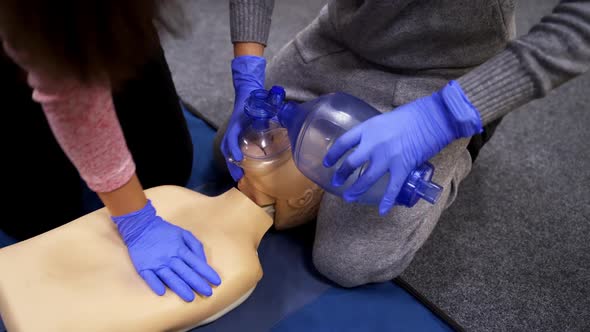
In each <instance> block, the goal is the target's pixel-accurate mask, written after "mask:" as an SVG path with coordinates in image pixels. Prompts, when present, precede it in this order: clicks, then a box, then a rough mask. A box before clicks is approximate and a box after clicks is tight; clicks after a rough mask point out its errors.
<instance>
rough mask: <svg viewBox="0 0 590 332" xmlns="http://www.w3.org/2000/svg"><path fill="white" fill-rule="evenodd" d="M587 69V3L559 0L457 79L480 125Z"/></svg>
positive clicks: (589, 4)
mask: <svg viewBox="0 0 590 332" xmlns="http://www.w3.org/2000/svg"><path fill="white" fill-rule="evenodd" d="M589 68H590V1H588V0H562V1H561V2H560V3H559V5H557V7H555V9H554V10H553V13H552V14H550V15H548V16H545V17H544V18H543V19H542V20H541V22H540V23H538V24H537V25H535V26H534V27H533V28H532V29H531V30H530V31H529V33H528V34H526V35H524V36H522V37H520V38H518V39H516V40H514V41H512V42H511V43H510V44H509V45H508V47H507V48H506V49H505V50H504V51H502V52H500V53H499V54H498V55H496V56H495V57H493V58H492V59H490V60H489V61H487V62H485V63H484V64H482V65H481V66H479V67H477V68H475V69H474V70H472V71H470V72H469V73H467V74H466V75H464V76H463V77H461V78H459V80H458V81H459V83H460V85H461V86H462V87H463V90H464V91H465V94H466V95H467V97H468V98H469V100H470V101H471V102H472V103H473V105H474V106H475V107H476V108H477V109H478V110H479V112H480V115H481V118H482V121H483V123H484V124H487V123H489V122H490V121H492V120H494V119H497V118H499V117H501V116H503V115H505V114H507V113H508V112H510V111H512V110H514V109H515V108H517V107H519V106H521V105H523V104H526V103H527V102H529V101H531V100H533V99H536V98H541V97H543V96H545V94H546V93H547V92H549V91H550V90H552V89H554V88H556V87H558V86H559V85H561V84H563V83H565V82H566V81H568V80H570V79H572V78H574V77H576V76H578V75H580V74H582V73H584V72H586V71H587V70H588V69H589Z"/></svg>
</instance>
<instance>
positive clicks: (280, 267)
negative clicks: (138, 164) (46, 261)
mask: <svg viewBox="0 0 590 332" xmlns="http://www.w3.org/2000/svg"><path fill="white" fill-rule="evenodd" d="M185 118H186V120H187V123H188V126H189V130H190V132H191V137H192V139H193V144H194V149H195V153H194V158H195V159H194V162H193V172H192V176H191V178H190V180H189V183H188V185H187V187H188V188H191V189H195V190H197V191H199V192H201V193H203V194H206V195H210V196H211V195H216V194H219V193H222V192H224V191H225V190H227V189H228V188H229V187H231V184H228V183H223V181H220V179H221V176H220V175H219V174H218V172H217V171H216V169H215V166H214V163H213V137H214V135H215V131H214V130H213V129H212V128H211V127H209V126H208V125H207V124H206V123H205V122H203V121H202V120H200V119H199V118H197V117H196V116H194V115H192V114H191V113H189V112H187V111H185ZM85 201H86V202H85V203H86V206H87V209H88V210H89V211H91V210H93V209H96V208H98V207H100V206H101V204H100V201H99V200H98V198H97V197H96V195H94V194H93V193H91V192H90V191H87V192H86V197H85ZM313 232H314V225H308V226H304V227H299V228H297V229H294V230H291V231H283V232H275V231H269V232H268V233H267V234H266V235H265V236H264V238H263V239H262V242H261V244H260V247H259V250H258V252H259V257H260V261H261V264H262V268H263V270H264V276H263V278H262V280H261V281H260V283H259V284H258V286H257V288H256V290H255V291H254V292H253V293H252V295H251V296H250V298H248V299H247V300H246V301H245V302H244V303H243V304H242V305H240V306H239V307H238V308H236V309H234V310H233V311H231V312H229V313H228V314H227V315H225V316H223V317H221V318H220V319H218V320H217V321H215V322H213V323H211V324H209V325H206V326H203V327H200V328H197V329H193V330H192V331H196V332H213V331H224V332H231V331H277V332H278V331H280V332H287V331H338V332H346V331H433V332H437V331H453V329H452V328H451V327H450V326H449V325H447V324H446V323H445V322H444V321H443V320H442V319H441V318H439V317H438V316H437V315H435V314H434V313H433V312H432V311H430V310H429V309H428V308H427V307H425V306H424V305H423V304H422V303H421V302H420V301H418V300H417V299H416V298H415V297H413V296H412V295H411V294H410V293H408V292H406V291H405V290H404V289H403V288H401V287H400V286H398V285H397V284H395V283H393V282H386V283H382V284H373V285H367V286H363V287H357V288H354V289H343V288H340V287H337V286H335V285H334V284H333V283H331V282H330V281H328V280H327V279H325V278H324V277H322V276H321V275H320V274H319V273H318V272H317V271H316V270H315V268H314V267H313V263H312V261H311V248H312V244H313V238H314V234H313ZM13 242H14V240H12V239H10V238H9V237H8V236H6V235H5V234H4V233H3V232H2V231H1V230H0V248H1V247H3V246H6V245H9V244H11V243H13ZM31 319H34V317H31ZM4 331H5V329H4V326H3V325H2V322H1V321H0V332H4Z"/></svg>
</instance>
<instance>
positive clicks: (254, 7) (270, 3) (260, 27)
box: [229, 0, 274, 45]
mask: <svg viewBox="0 0 590 332" xmlns="http://www.w3.org/2000/svg"><path fill="white" fill-rule="evenodd" d="M273 8H274V0H230V1H229V22H230V30H231V41H232V43H236V42H256V43H260V44H263V45H266V42H267V40H268V33H269V30H270V21H271V16H272V11H273Z"/></svg>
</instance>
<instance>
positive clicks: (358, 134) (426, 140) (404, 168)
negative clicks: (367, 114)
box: [324, 81, 482, 215]
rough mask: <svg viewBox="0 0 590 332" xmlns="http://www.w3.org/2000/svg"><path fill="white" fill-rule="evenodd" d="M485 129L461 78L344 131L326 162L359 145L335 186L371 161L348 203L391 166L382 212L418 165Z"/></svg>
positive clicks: (336, 176)
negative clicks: (454, 143) (458, 140)
mask: <svg viewBox="0 0 590 332" xmlns="http://www.w3.org/2000/svg"><path fill="white" fill-rule="evenodd" d="M481 131H482V124H481V119H480V117H479V112H478V111H477V109H475V107H474V106H473V105H472V104H471V102H469V100H468V99H467V97H466V96H465V94H464V92H463V90H462V89H461V87H460V86H459V83H457V82H455V81H451V82H450V83H449V84H448V85H447V86H446V87H445V88H443V89H442V90H441V91H439V92H436V93H434V94H433V95H431V96H428V97H423V98H420V99H417V100H415V101H413V102H411V103H409V104H406V105H403V106H401V107H399V108H397V109H395V110H393V111H392V112H389V113H384V114H381V115H378V116H375V117H373V118H370V119H369V120H367V121H365V122H363V123H361V124H359V125H357V126H356V127H354V128H352V129H351V130H349V131H348V132H346V133H344V134H343V135H342V136H340V137H339V138H338V139H337V140H336V141H335V142H334V144H333V146H332V147H331V148H330V150H329V151H328V153H327V154H326V156H325V158H324V166H325V167H332V166H333V165H334V164H335V163H336V162H337V161H338V160H339V159H340V158H341V157H342V156H344V155H345V154H346V153H347V152H348V151H349V150H350V149H353V148H355V147H356V149H355V150H354V151H353V152H352V153H350V154H349V155H348V157H346V159H345V160H344V162H343V163H342V165H341V166H340V168H339V169H338V170H336V172H335V173H334V176H333V178H332V184H333V185H334V186H341V185H342V184H344V182H345V181H346V179H347V178H348V177H349V176H350V175H351V174H352V173H353V172H354V171H355V170H356V169H357V168H358V167H361V166H362V165H364V164H365V163H366V162H369V167H368V168H367V170H366V171H365V172H364V173H363V174H362V175H361V176H360V177H359V178H358V179H357V181H356V182H355V183H354V184H352V185H351V186H350V187H349V188H348V189H347V190H346V191H345V192H344V194H343V198H344V199H345V200H346V201H348V202H352V201H355V200H356V199H358V197H360V196H361V195H362V194H363V193H365V192H366V191H367V190H368V189H369V188H370V187H371V186H372V185H373V184H375V183H376V182H377V180H379V179H380V178H381V177H382V176H383V175H384V174H385V173H386V172H388V171H389V173H390V179H389V185H388V187H387V190H386V192H385V194H384V196H383V198H382V200H381V203H380V205H379V213H380V214H382V215H383V214H385V213H387V212H388V211H389V210H390V209H391V208H392V207H393V205H394V204H395V200H396V198H397V195H398V193H399V191H400V189H401V188H402V186H403V184H404V182H405V180H406V178H407V177H408V175H409V174H410V172H411V171H412V170H413V169H414V168H416V167H417V166H419V165H421V164H422V163H424V162H425V161H427V160H428V159H430V158H432V157H433V156H434V155H436V154H437V153H438V152H440V151H441V150H442V149H443V148H444V147H445V146H447V145H448V144H449V143H451V142H452V141H453V140H455V139H458V138H460V137H470V136H473V135H475V134H477V133H480V132H481Z"/></svg>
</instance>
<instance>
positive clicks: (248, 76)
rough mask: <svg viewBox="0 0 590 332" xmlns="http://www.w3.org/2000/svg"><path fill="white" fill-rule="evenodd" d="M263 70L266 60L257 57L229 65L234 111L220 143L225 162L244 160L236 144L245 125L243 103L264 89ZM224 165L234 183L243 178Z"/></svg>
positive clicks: (238, 170) (237, 169) (240, 172)
mask: <svg viewBox="0 0 590 332" xmlns="http://www.w3.org/2000/svg"><path fill="white" fill-rule="evenodd" d="M265 68H266V60H265V59H264V58H261V57H257V56H249V55H245V56H240V57H237V58H235V59H234V60H233V61H232V63H231V69H232V77H233V81H234V90H235V98H236V99H235V101H234V111H233V113H232V115H231V118H230V120H229V123H228V127H227V130H226V132H225V135H224V136H223V139H222V141H221V153H222V154H223V156H224V157H225V159H226V160H227V159H228V158H230V157H231V158H232V159H233V160H235V161H242V159H243V158H244V157H243V154H242V150H240V144H239V142H238V139H239V137H240V133H241V132H242V130H243V129H244V128H245V126H246V125H247V121H246V120H247V116H246V114H245V113H244V103H245V101H246V99H247V98H248V97H249V96H250V92H252V91H253V90H257V89H263V88H264V77H265V73H264V72H265ZM226 163H227V168H228V169H229V172H230V174H231V176H232V178H233V179H234V181H236V182H237V181H239V180H240V179H241V178H242V176H244V171H243V170H242V169H241V168H240V167H239V166H237V165H236V164H234V163H231V162H229V161H226Z"/></svg>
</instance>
